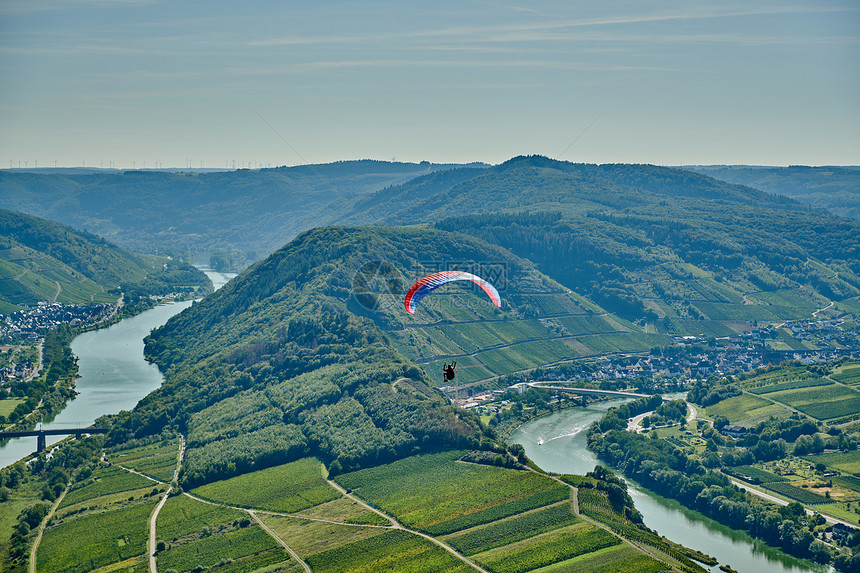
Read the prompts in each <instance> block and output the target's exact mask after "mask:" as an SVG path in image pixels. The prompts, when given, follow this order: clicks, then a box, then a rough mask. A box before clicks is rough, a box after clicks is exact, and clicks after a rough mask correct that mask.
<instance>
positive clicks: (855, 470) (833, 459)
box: [803, 450, 860, 476]
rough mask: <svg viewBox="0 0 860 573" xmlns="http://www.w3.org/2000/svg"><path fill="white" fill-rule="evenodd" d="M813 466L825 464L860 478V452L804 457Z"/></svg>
mask: <svg viewBox="0 0 860 573" xmlns="http://www.w3.org/2000/svg"><path fill="white" fill-rule="evenodd" d="M803 459H804V460H808V461H809V463H811V464H819V463H820V464H824V465H825V466H827V467H828V468H833V469H836V470H839V471H842V472H845V473H849V474H854V475H856V476H860V450H852V451H850V452H837V453H833V454H819V455H816V456H803Z"/></svg>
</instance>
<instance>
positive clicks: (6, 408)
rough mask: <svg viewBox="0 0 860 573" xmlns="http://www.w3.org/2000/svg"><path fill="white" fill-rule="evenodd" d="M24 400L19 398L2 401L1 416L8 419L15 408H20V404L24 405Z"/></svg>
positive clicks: (0, 401)
mask: <svg viewBox="0 0 860 573" xmlns="http://www.w3.org/2000/svg"><path fill="white" fill-rule="evenodd" d="M23 403H24V400H19V399H18V398H6V399H3V400H0V416H3V417H8V416H9V414H11V413H12V412H13V411H14V410H15V408H17V407H18V404H23Z"/></svg>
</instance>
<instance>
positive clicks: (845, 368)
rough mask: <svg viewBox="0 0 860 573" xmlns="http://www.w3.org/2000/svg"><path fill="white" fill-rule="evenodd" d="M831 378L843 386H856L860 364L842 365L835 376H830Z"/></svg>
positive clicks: (858, 380) (859, 380)
mask: <svg viewBox="0 0 860 573" xmlns="http://www.w3.org/2000/svg"><path fill="white" fill-rule="evenodd" d="M830 377H831V378H833V379H834V380H836V381H837V382H842V383H843V384H851V385H852V386H853V385H857V384H860V364H857V363H848V364H843V365H842V366H841V367H840V368H839V369H838V371H837V372H836V373H835V374H831V375H830Z"/></svg>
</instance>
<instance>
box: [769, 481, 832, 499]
mask: <svg viewBox="0 0 860 573" xmlns="http://www.w3.org/2000/svg"><path fill="white" fill-rule="evenodd" d="M762 485H763V486H764V487H766V488H767V489H769V490H771V491H775V492H776V493H779V494H782V495H784V496H785V497H790V498H791V499H796V500H797V501H799V502H800V503H805V504H815V503H826V502H827V501H829V500H828V499H827V498H826V497H824V496H823V495H819V494H817V493H815V492H814V491H807V490H805V489H803V488H800V487H797V486H796V485H792V484H791V483H788V482H785V481H779V482H774V483H766V484H762Z"/></svg>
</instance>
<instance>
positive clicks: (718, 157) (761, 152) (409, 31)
mask: <svg viewBox="0 0 860 573" xmlns="http://www.w3.org/2000/svg"><path fill="white" fill-rule="evenodd" d="M529 154H540V155H546V156H548V157H553V158H557V159H563V160H567V161H574V162H591V163H655V164H660V165H684V164H686V165H689V164H757V165H797V164H803V165H858V164H860V2H858V0H778V1H771V0H762V1H759V0H746V1H735V0H725V1H723V2H713V1H712V0H711V1H708V2H700V1H697V0H678V1H675V0H659V1H651V2H642V1H641V0H635V1H625V0H606V1H601V2H596V1H583V0H558V1H556V0H533V1H530V2H518V1H511V2H506V1H500V2H496V1H473V0H456V1H451V0H438V1H434V2H426V1H425V2H414V1H411V0H397V1H394V0H391V1H388V0H367V1H362V2H331V1H327V0H317V1H314V2H296V1H283V0H278V1H274V0H273V1H255V0H250V1H245V2H241V3H240V2H235V1H229V2H225V1H220V0H211V1H206V2H197V1H183V2H168V1H164V2H162V1H158V0H2V1H0V167H2V168H8V167H10V166H11V167H18V166H19V165H20V166H21V167H24V166H25V165H26V166H27V167H34V166H38V167H52V166H54V165H56V166H58V167H59V166H81V165H83V166H87V167H111V166H112V167H116V168H132V167H135V168H143V167H146V168H153V167H182V168H186V167H201V166H202V167H208V168H224V167H229V168H232V167H234V166H235V167H251V168H255V167H265V166H276V165H297V164H303V163H327V162H331V161H338V160H350V159H379V160H392V159H394V160H397V161H416V162H417V161H431V162H436V163H466V162H472V161H482V162H487V163H494V164H495V163H500V162H503V161H505V160H507V159H509V158H511V157H514V156H517V155H529Z"/></svg>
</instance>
